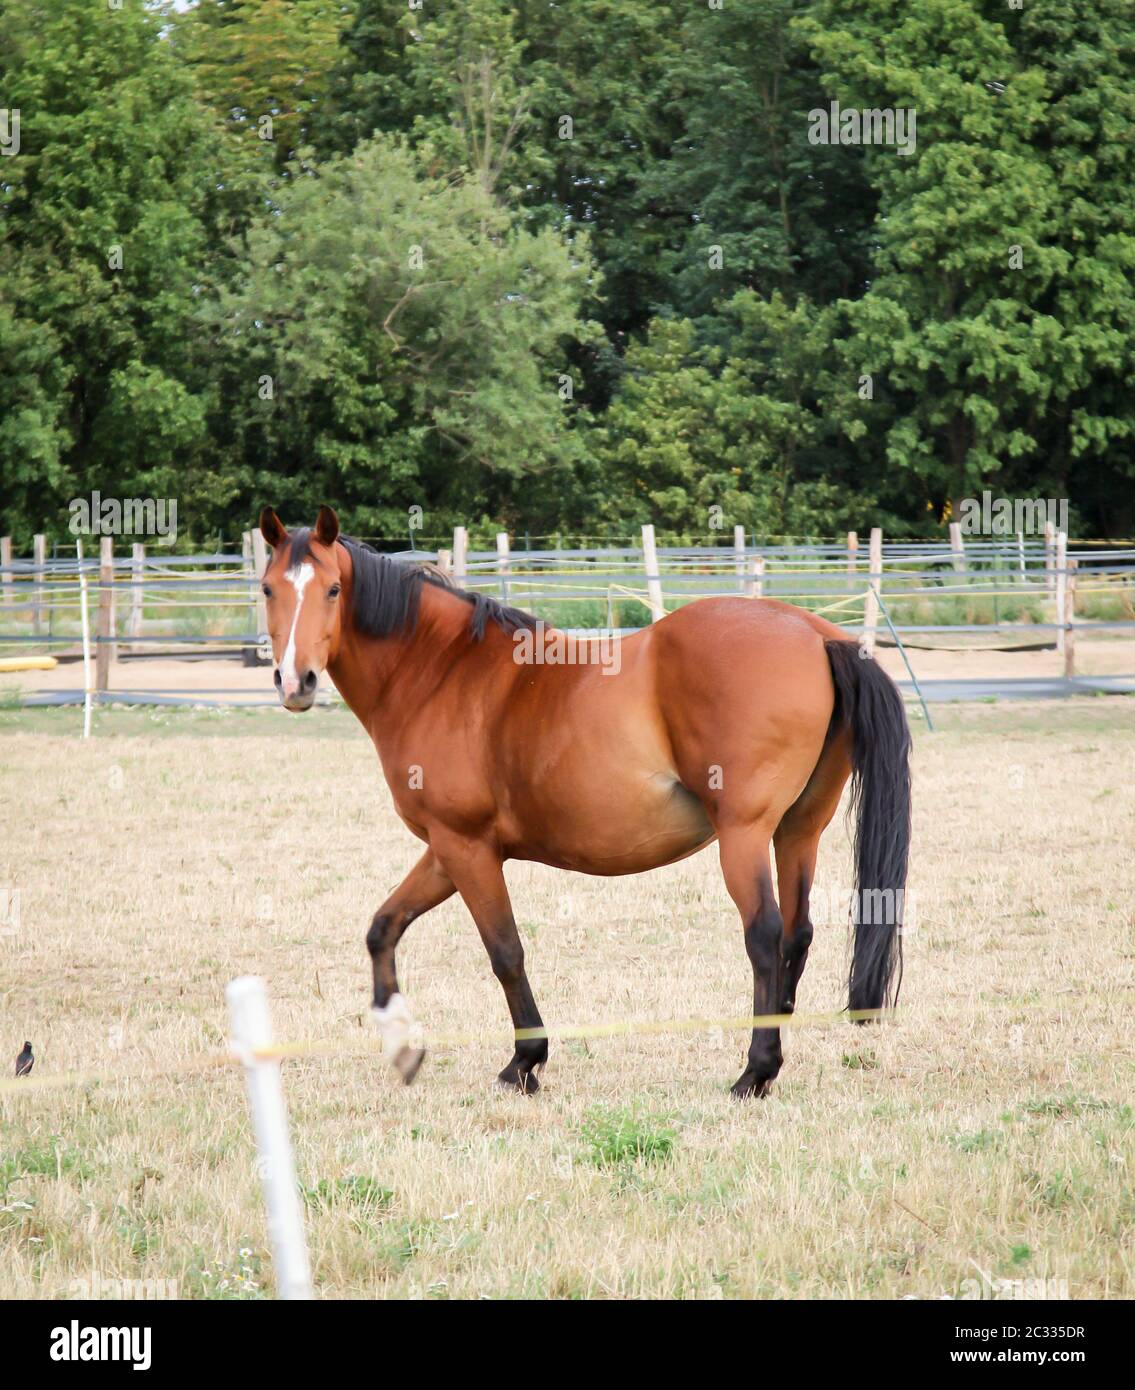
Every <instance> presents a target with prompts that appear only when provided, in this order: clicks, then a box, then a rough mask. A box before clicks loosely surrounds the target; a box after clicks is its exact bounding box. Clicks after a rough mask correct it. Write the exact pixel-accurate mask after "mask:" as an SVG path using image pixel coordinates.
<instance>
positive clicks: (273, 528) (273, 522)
mask: <svg viewBox="0 0 1135 1390" xmlns="http://www.w3.org/2000/svg"><path fill="white" fill-rule="evenodd" d="M260 534H261V535H262V536H263V537H264V539H265V540H266V541H267V542H268V544H269V545H270V546H271V547H272V549H273V550H279V548H280V546H281V545H282V544H283V543H284V541H286V540H287V539H288V533H287V531H285V530H284V523H283V522H282V521H281V520H280V518H279V517H278V516H277V515H276V513H275V512H274V511H273V510H272V508H271V507H264V508H263V509H262V510H261V512H260Z"/></svg>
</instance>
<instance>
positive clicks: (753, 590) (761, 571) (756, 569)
mask: <svg viewBox="0 0 1135 1390" xmlns="http://www.w3.org/2000/svg"><path fill="white" fill-rule="evenodd" d="M745 594H746V597H748V598H764V596H765V557H764V556H763V555H754V556H753V558H752V559H751V560H750V561H749V577H748V579H746V580H745Z"/></svg>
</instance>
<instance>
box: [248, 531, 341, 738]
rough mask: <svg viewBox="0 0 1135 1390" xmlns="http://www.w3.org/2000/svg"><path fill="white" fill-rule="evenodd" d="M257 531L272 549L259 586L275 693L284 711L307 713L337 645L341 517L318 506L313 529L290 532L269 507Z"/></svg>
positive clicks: (339, 607) (339, 606)
mask: <svg viewBox="0 0 1135 1390" xmlns="http://www.w3.org/2000/svg"><path fill="white" fill-rule="evenodd" d="M260 531H261V534H262V535H263V536H264V539H265V540H266V541H267V542H268V544H269V545H270V546H271V547H272V561H271V563H270V564H269V566H268V568H267V569H266V570H265V571H264V578H263V580H262V587H263V590H264V598H265V600H266V604H267V609H268V633H269V636H270V637H271V639H272V656H273V658H274V659H275V662H276V675H275V680H276V689H277V690H278V691H279V692H280V700H281V702H282V704H283V706H284V708H285V709H289V710H295V711H298V710H305V709H310V708H311V707H312V705H313V704H314V703H315V690H316V686H317V685H318V684H319V674H320V672H321V671H323V670H324V669H325V668H326V666H327V663H328V662H329V661H330V660H331V659H332V658H333V657H334V655H335V652H336V651H337V650H338V646H339V631H340V621H341V619H340V611H341V605H340V602H339V597H340V594H341V592H342V585H343V577H342V573H341V570H340V562H341V560H342V558H343V556H344V552H343V549H342V547H341V546H337V545H336V544H335V542H336V540H337V539H338V536H339V518H338V517H337V516H336V515H335V513H334V512H333V511H332V510H331V508H330V507H320V509H319V516H318V518H317V519H316V523H315V525H314V526H313V527H312V528H311V529H310V530H308V529H307V528H306V527H304V528H302V529H300V530H297V531H293V532H291V533H289V532H287V531H286V530H285V529H284V526H283V524H282V522H281V521H280V518H279V517H278V516H277V515H276V513H275V512H274V511H273V510H272V508H271V507H265V508H264V510H263V511H262V512H261V513H260Z"/></svg>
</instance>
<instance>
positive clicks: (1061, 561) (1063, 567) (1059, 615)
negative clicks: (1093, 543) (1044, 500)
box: [1056, 531, 1068, 656]
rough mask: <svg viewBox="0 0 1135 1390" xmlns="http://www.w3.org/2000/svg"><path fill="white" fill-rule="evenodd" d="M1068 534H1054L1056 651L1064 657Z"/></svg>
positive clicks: (1066, 619)
mask: <svg viewBox="0 0 1135 1390" xmlns="http://www.w3.org/2000/svg"><path fill="white" fill-rule="evenodd" d="M1067 612H1068V533H1067V532H1066V531H1057V533H1056V627H1057V632H1056V650H1057V651H1058V652H1059V653H1060V655H1061V656H1063V655H1064V627H1065V624H1066V623H1067V621H1068V618H1067Z"/></svg>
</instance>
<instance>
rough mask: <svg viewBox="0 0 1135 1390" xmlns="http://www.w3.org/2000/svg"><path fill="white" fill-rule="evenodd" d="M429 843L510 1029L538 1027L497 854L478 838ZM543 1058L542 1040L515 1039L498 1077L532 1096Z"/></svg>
mask: <svg viewBox="0 0 1135 1390" xmlns="http://www.w3.org/2000/svg"><path fill="white" fill-rule="evenodd" d="M431 844H432V846H433V848H434V850H435V851H436V852H437V854H438V857H439V859H440V861H441V862H442V864H443V865H444V866H445V870H446V872H447V873H448V874H449V875H450V877H451V878H452V879H453V881H454V883H455V884H456V885H457V891H458V892H459V893H460V894H461V896H462V898H463V899H464V900H465V905H466V907H468V909H469V911H470V912H471V913H472V914H473V920H474V921H475V922H476V924H477V930H478V931H479V932H480V934H481V940H482V941H483V942H484V943H485V950H486V951H487V952H488V955H489V963H490V964H491V965H492V968H493V974H494V975H495V976H496V977H497V979H498V980H499V981H500V984H501V988H502V989H503V990H504V997H505V1002H506V1003H507V1004H508V1011H509V1014H510V1016H511V1017H512V1025H513V1027H514V1028H515V1029H517V1031H520V1030H522V1029H528V1028H543V1026H544V1022H543V1019H541V1017H540V1011H539V1009H537V1007H536V1001H535V999H534V998H533V997H532V988H531V986H530V985H529V983H528V976H527V975H526V974H525V971H524V947H523V946H522V945H521V941H520V933H519V932H518V931H517V930H516V920H515V918H514V917H513V915H512V904H511V902H510V901H509V896H508V887H507V885H506V884H505V881H504V869H503V866H502V864H501V859H500V856H499V855H498V854H497V852H496V850H495V849H493V848H492V847H491V846H489V845H487V844H485V843H483V842H481V841H479V840H464V839H458V838H453V839H451V840H448V841H447V842H445V843H439V842H438V840H437V838H436V837H431ZM547 1060H548V1040H547V1038H517V1039H516V1050H515V1051H514V1052H513V1055H512V1061H511V1062H509V1064H508V1066H506V1067H505V1069H504V1071H502V1072H501V1073H500V1076H499V1077H498V1078H497V1079H498V1080H499V1081H500V1082H502V1084H504V1085H506V1086H515V1087H516V1089H517V1090H518V1091H521V1092H524V1093H525V1094H527V1095H531V1094H533V1093H534V1092H536V1091H538V1090H539V1089H540V1083H539V1081H538V1080H537V1077H536V1073H537V1072H538V1071H540V1070H541V1069H542V1068H543V1066H544V1063H545V1062H546V1061H547Z"/></svg>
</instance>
